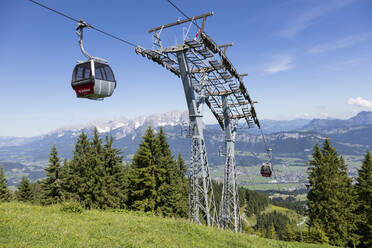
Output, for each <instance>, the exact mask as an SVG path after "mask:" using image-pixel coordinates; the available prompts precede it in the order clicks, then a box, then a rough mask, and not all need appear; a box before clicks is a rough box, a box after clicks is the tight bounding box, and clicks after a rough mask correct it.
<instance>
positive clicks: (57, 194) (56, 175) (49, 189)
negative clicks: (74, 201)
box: [41, 146, 63, 205]
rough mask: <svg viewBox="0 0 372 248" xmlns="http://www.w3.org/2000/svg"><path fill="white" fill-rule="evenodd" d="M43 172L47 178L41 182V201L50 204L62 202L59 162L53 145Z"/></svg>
mask: <svg viewBox="0 0 372 248" xmlns="http://www.w3.org/2000/svg"><path fill="white" fill-rule="evenodd" d="M45 172H46V176H47V178H45V179H44V180H43V182H42V183H41V203H42V204H43V205H50V204H55V203H58V202H62V199H63V198H62V196H63V193H62V188H61V164H60V159H59V157H58V151H57V148H56V147H55V146H53V147H52V150H51V152H50V155H49V165H48V167H47V168H45Z"/></svg>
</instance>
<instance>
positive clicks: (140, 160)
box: [128, 127, 160, 211]
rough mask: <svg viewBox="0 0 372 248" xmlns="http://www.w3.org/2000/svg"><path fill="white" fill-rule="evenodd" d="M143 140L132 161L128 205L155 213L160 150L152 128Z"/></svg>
mask: <svg viewBox="0 0 372 248" xmlns="http://www.w3.org/2000/svg"><path fill="white" fill-rule="evenodd" d="M142 139H143V141H142V142H141V143H140V145H139V148H138V150H137V152H136V154H135V155H134V156H133V159H132V166H131V170H130V176H129V185H130V190H129V199H128V205H129V207H130V208H132V209H136V210H142V211H155V210H156V207H157V206H156V202H157V200H158V192H157V187H156V186H157V185H156V184H157V180H156V173H157V171H156V170H157V168H156V167H157V165H158V164H159V161H158V159H159V155H160V148H159V144H158V139H156V137H155V134H154V130H153V129H152V128H151V127H149V128H148V129H147V130H146V132H145V134H144V136H143V137H142Z"/></svg>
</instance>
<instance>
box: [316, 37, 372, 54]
mask: <svg viewBox="0 0 372 248" xmlns="http://www.w3.org/2000/svg"><path fill="white" fill-rule="evenodd" d="M370 38H372V32H368V33H363V34H358V35H352V36H348V37H345V38H342V39H338V40H334V41H330V42H327V43H324V44H320V45H317V46H314V47H312V48H311V49H310V50H309V53H312V54H316V53H324V52H328V51H332V50H337V49H341V48H345V47H349V46H352V45H355V44H357V43H360V42H363V41H366V40H368V39H370Z"/></svg>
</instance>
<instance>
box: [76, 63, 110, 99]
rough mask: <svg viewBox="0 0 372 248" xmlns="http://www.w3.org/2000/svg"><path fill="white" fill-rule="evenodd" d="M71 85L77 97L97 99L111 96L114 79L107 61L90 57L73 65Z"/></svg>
mask: <svg viewBox="0 0 372 248" xmlns="http://www.w3.org/2000/svg"><path fill="white" fill-rule="evenodd" d="M71 86H72V88H73V89H74V90H75V92H76V96H77V97H80V98H88V99H92V100H97V99H103V98H105V97H109V96H111V95H112V93H113V92H114V90H115V88H116V81H115V77H114V74H113V72H112V70H111V68H110V66H109V65H108V64H107V63H104V62H98V61H96V60H94V59H91V60H88V61H86V62H82V63H78V64H77V65H76V66H75V68H74V71H73V73H72V81H71Z"/></svg>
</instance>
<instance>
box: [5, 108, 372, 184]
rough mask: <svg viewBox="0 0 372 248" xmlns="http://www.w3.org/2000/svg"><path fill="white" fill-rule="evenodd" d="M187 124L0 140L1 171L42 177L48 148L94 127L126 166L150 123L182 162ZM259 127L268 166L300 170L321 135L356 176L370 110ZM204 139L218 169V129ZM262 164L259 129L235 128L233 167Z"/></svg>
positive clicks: (140, 124) (149, 119) (171, 119)
mask: <svg viewBox="0 0 372 248" xmlns="http://www.w3.org/2000/svg"><path fill="white" fill-rule="evenodd" d="M187 123H188V115H187V112H177V111H169V112H166V113H162V114H153V115H150V116H141V117H138V118H134V119H128V118H126V117H122V118H118V119H115V120H110V121H105V120H96V121H93V122H90V123H87V124H86V125H81V126H74V127H62V128H59V129H56V130H55V131H52V132H50V133H47V134H44V135H40V136H36V137H27V138H22V137H0V164H2V165H3V167H4V169H5V171H6V175H7V177H8V180H9V184H10V185H15V184H16V183H17V182H18V181H19V178H20V176H21V175H27V176H29V177H30V178H32V179H34V180H36V179H37V178H39V177H42V175H43V168H44V167H45V166H46V164H47V160H48V156H49V152H50V149H51V147H52V145H56V147H57V149H58V152H59V154H60V156H61V157H64V158H71V156H72V151H73V149H74V145H75V142H76V139H77V137H78V136H79V134H80V133H81V131H82V130H84V131H85V132H87V133H88V134H91V133H92V131H93V129H94V127H96V128H97V130H98V131H99V132H100V134H101V135H102V136H104V135H108V134H111V135H112V136H113V137H114V138H115V140H116V141H115V143H114V144H115V146H116V147H117V148H120V149H121V150H122V152H123V156H124V159H125V160H126V161H128V162H129V161H130V159H131V157H132V156H133V154H134V153H135V151H136V150H137V148H138V144H139V143H140V142H141V136H142V135H143V133H144V131H145V129H146V128H147V127H148V126H149V125H151V126H153V127H154V128H155V129H158V128H159V127H163V129H164V131H165V133H166V135H167V137H168V141H169V144H170V147H171V149H172V151H173V153H174V154H175V155H177V154H178V153H181V154H182V156H183V157H184V158H185V159H186V160H187V159H189V157H190V144H191V141H190V139H188V138H184V137H182V136H181V130H182V129H184V128H187ZM262 126H263V131H264V133H265V134H266V137H265V138H266V140H267V142H268V144H269V146H270V147H271V148H272V149H273V164H275V163H276V164H281V165H286V166H289V167H291V168H297V167H298V168H300V167H301V168H302V172H303V171H304V170H303V168H305V166H306V162H307V161H308V158H309V156H310V155H311V153H312V149H313V147H314V145H315V144H316V143H322V142H323V140H324V139H325V138H326V137H329V138H330V139H331V142H332V144H333V145H334V146H335V147H336V149H337V151H338V152H339V153H340V154H342V155H343V156H345V158H346V161H349V162H350V163H351V164H352V168H351V170H350V172H351V173H352V174H353V173H354V174H355V172H356V169H355V168H353V167H355V166H357V162H359V161H360V160H361V159H362V156H363V155H364V154H365V151H366V150H367V149H371V147H372V112H366V111H364V112H360V113H358V114H357V115H356V116H354V117H352V118H350V119H346V120H342V119H313V120H306V119H297V120H287V121H276V120H263V121H262ZM204 138H205V141H206V146H207V152H208V160H209V164H210V166H211V168H212V169H213V168H215V169H216V170H219V169H221V166H222V165H223V164H224V160H225V158H224V157H221V156H219V151H220V150H221V149H223V147H224V133H223V131H222V130H221V129H220V127H219V126H218V125H206V126H205V131H204ZM264 160H265V148H264V143H263V137H262V136H261V135H260V134H259V132H258V130H257V129H244V128H243V129H240V128H239V129H238V132H237V138H236V162H237V165H238V166H240V167H242V168H243V167H249V166H257V165H259V164H260V163H262V162H263V161H264ZM242 171H243V170H242ZM242 173H243V172H242ZM216 174H219V173H218V172H216ZM300 174H301V173H300ZM288 175H289V174H288ZM279 177H280V175H279ZM304 178H305V175H302V176H300V178H298V180H299V181H301V180H304ZM283 180H284V179H283Z"/></svg>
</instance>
